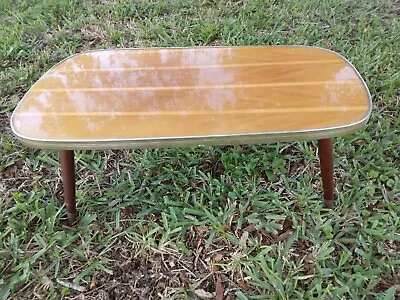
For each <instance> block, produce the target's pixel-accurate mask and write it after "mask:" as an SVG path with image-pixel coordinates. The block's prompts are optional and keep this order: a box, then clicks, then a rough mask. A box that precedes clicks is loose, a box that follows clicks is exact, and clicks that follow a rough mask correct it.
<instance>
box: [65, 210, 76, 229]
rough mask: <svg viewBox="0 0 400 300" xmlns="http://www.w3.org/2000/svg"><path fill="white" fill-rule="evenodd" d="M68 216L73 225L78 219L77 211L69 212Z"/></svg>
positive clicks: (70, 223) (69, 222)
mask: <svg viewBox="0 0 400 300" xmlns="http://www.w3.org/2000/svg"><path fill="white" fill-rule="evenodd" d="M67 216H68V225H70V226H71V225H73V224H74V223H75V221H76V212H73V213H70V212H67Z"/></svg>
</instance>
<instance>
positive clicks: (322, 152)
mask: <svg viewBox="0 0 400 300" xmlns="http://www.w3.org/2000/svg"><path fill="white" fill-rule="evenodd" d="M318 150H319V151H318V152H319V160H320V165H321V176H322V186H323V189H324V199H325V204H326V206H327V207H328V208H333V201H334V192H333V191H334V184H333V145H332V139H321V140H318Z"/></svg>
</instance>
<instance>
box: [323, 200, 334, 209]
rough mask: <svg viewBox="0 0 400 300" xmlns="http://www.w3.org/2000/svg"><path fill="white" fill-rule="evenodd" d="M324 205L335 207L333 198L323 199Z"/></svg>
mask: <svg viewBox="0 0 400 300" xmlns="http://www.w3.org/2000/svg"><path fill="white" fill-rule="evenodd" d="M325 205H326V207H327V208H329V209H333V208H334V207H335V206H334V200H327V199H325Z"/></svg>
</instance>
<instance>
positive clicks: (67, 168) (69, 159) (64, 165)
mask: <svg viewBox="0 0 400 300" xmlns="http://www.w3.org/2000/svg"><path fill="white" fill-rule="evenodd" d="M60 164H61V176H62V180H63V186H64V200H65V205H66V207H67V215H68V224H69V225H72V224H73V223H74V222H75V220H76V203H75V201H76V198H75V197H76V196H75V162H74V151H73V150H61V151H60Z"/></svg>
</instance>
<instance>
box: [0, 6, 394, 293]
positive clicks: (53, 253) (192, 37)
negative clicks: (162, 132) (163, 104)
mask: <svg viewBox="0 0 400 300" xmlns="http://www.w3.org/2000/svg"><path fill="white" fill-rule="evenodd" d="M0 25H1V26H0V94H1V97H0V128H1V130H0V141H1V145H0V195H1V197H0V272H1V277H0V298H2V297H5V298H6V297H10V298H13V299H43V298H45V299H47V298H59V297H60V295H62V296H63V297H65V298H68V297H76V296H78V295H79V294H82V293H83V294H84V295H85V298H84V299H138V297H139V296H140V297H141V299H207V297H215V296H216V297H217V299H221V294H222V293H223V294H224V295H225V296H224V297H226V299H236V298H238V299H379V298H380V299H393V298H394V297H395V296H394V295H395V294H396V293H399V294H400V284H399V283H400V254H399V253H400V218H399V215H400V170H399V169H400V134H399V133H400V117H399V111H400V91H399V88H400V3H399V1H395V0H392V1H390V0H377V1H373V0H359V1H353V0H349V1H342V0H330V1H318V0H304V1H288V0H248V1H244V0H243V1H233V0H232V1H229V0H226V1H225V0H224V1H222V0H221V1H218V0H214V1H211V0H174V1H172V0H171V1H161V0H159V1H156V0H141V1H139V0H136V1H134V0H131V1H118V0H93V1H89V0H42V1H41V0H15V1H11V0H9V1H8V0H0ZM285 44H293V45H313V46H320V47H324V48H328V49H331V50H334V51H337V52H338V53H340V54H342V55H343V56H345V57H347V58H348V59H349V60H350V61H351V62H352V63H353V64H354V65H355V67H356V68H357V69H358V70H359V72H360V73H361V75H362V76H363V78H365V80H366V83H367V85H368V87H369V89H370V91H371V95H372V98H373V114H372V117H371V119H370V121H369V123H368V125H367V128H366V131H364V130H363V131H361V132H359V133H357V134H354V135H350V136H345V137H340V138H337V139H336V140H335V171H336V174H335V176H336V184H337V185H336V188H337V191H338V199H337V206H336V208H335V209H334V210H332V211H329V210H327V209H325V208H324V207H323V202H322V201H321V199H320V195H321V193H322V192H321V184H320V181H319V163H318V160H317V158H316V155H315V152H316V147H315V146H316V144H315V143H314V142H295V143H280V144H270V145H256V146H232V147H231V146H229V147H225V146H224V147H197V148H175V149H156V150H135V151H101V152H100V151H79V152H77V156H76V157H77V176H78V181H77V185H78V186H77V187H78V194H77V197H78V206H79V209H80V221H79V223H78V224H77V226H76V227H73V228H69V227H67V226H66V225H65V224H66V214H65V209H64V207H63V204H62V203H61V202H60V199H62V197H61V178H60V173H59V170H58V168H57V167H58V154H57V153H56V152H54V151H45V150H34V149H27V148H25V147H23V146H22V145H21V144H20V143H19V142H18V141H16V140H15V139H14V138H13V137H12V134H11V131H10V127H9V118H10V116H11V112H12V111H13V109H14V108H15V106H16V104H17V103H18V101H19V100H20V99H21V97H22V96H23V94H24V93H25V92H26V91H27V90H28V88H29V87H30V86H31V85H32V84H33V83H34V82H35V81H36V80H37V79H38V78H39V77H40V76H41V75H42V74H43V73H44V72H45V71H46V70H48V69H49V68H50V67H51V66H52V65H54V64H55V63H57V62H58V61H60V60H62V59H64V58H65V57H67V56H69V55H71V54H74V53H78V52H81V51H84V50H88V49H103V48H111V47H150V46H160V47H161V46H162V47H168V46H197V45H203V46H205V45H207V46H208V45H210V46H211V45H285ZM101 297H103V298H101ZM107 297H108V298H107ZM129 297H131V298H129ZM162 297H164V298H162ZM196 297H197V298H196ZM79 299H83V298H79Z"/></svg>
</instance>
